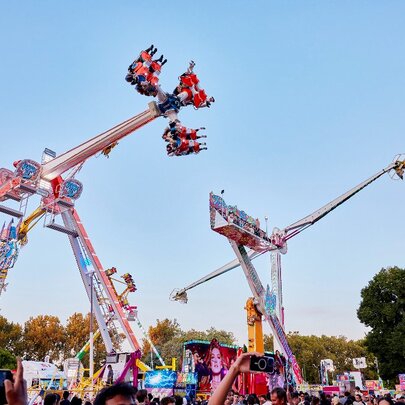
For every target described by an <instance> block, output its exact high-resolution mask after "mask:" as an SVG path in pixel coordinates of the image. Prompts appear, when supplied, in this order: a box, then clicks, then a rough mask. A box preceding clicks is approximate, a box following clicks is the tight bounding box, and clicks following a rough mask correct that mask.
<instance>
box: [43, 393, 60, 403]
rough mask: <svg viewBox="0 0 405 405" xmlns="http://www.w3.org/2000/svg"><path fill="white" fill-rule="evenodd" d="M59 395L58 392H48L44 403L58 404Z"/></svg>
mask: <svg viewBox="0 0 405 405" xmlns="http://www.w3.org/2000/svg"><path fill="white" fill-rule="evenodd" d="M57 403H58V397H57V395H56V394H46V396H45V398H44V404H43V405H57Z"/></svg>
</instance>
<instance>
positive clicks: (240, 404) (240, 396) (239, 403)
mask: <svg viewBox="0 0 405 405" xmlns="http://www.w3.org/2000/svg"><path fill="white" fill-rule="evenodd" d="M244 400H245V397H244V396H243V395H242V394H240V395H239V397H238V405H243V401H244Z"/></svg>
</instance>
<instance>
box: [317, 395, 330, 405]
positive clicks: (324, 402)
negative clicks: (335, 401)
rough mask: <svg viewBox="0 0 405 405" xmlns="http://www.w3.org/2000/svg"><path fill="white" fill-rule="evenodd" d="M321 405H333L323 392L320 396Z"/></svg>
mask: <svg viewBox="0 0 405 405" xmlns="http://www.w3.org/2000/svg"><path fill="white" fill-rule="evenodd" d="M319 397H320V405H331V403H330V400H329V399H328V398H327V397H326V394H325V393H324V392H321V393H320V395H319Z"/></svg>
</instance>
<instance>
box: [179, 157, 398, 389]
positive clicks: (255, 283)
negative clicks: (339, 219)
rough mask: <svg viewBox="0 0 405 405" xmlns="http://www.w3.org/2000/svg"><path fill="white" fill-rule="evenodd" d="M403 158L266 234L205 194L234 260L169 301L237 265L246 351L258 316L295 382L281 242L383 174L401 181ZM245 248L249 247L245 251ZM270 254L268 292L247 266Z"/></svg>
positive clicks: (256, 332)
mask: <svg viewBox="0 0 405 405" xmlns="http://www.w3.org/2000/svg"><path fill="white" fill-rule="evenodd" d="M404 157H405V156H404V155H398V156H396V157H395V159H394V161H393V163H391V164H390V165H388V166H387V167H386V168H385V169H383V170H380V171H379V172H378V173H376V174H375V175H373V176H371V177H370V178H368V179H367V180H365V181H363V182H362V183H360V184H359V185H357V186H356V187H354V188H352V189H351V190H349V191H347V192H346V193H345V194H343V195H341V196H340V197H338V198H336V199H334V200H333V201H331V202H329V203H328V204H326V205H324V206H323V207H321V208H319V209H318V210H316V211H314V212H313V213H312V214H310V215H308V216H306V217H305V218H303V219H301V220H299V221H297V222H294V223H293V224H291V225H289V226H287V227H286V228H284V229H282V230H280V229H279V228H274V229H273V232H272V234H271V235H268V233H267V231H266V232H265V231H263V230H262V229H261V228H260V223H259V220H258V219H254V218H253V217H250V216H249V215H247V214H246V213H245V212H244V211H239V210H238V208H237V207H236V206H230V205H227V204H226V203H225V201H224V200H223V198H222V196H218V195H215V194H213V193H211V194H210V222H211V229H212V230H213V231H215V232H218V233H219V234H221V235H223V236H225V237H226V238H227V239H228V242H229V243H230V244H231V246H232V249H233V250H234V252H235V255H236V257H237V259H235V260H233V261H232V262H230V263H227V264H225V265H224V266H222V267H220V268H219V269H217V270H215V271H214V272H212V273H210V274H208V275H207V276H205V277H203V278H201V279H199V280H197V281H196V282H194V283H192V284H190V285H189V286H187V287H185V288H183V289H181V290H175V291H173V293H172V294H171V299H174V300H177V301H181V302H184V303H187V301H188V297H187V291H188V290H190V289H192V288H194V287H196V286H198V285H200V284H202V283H205V282H206V281H209V280H211V279H213V278H215V277H217V276H219V275H221V274H224V273H226V272H228V271H230V270H232V269H234V268H236V267H238V266H241V267H242V269H243V272H244V274H245V276H246V279H247V282H248V284H249V287H250V290H251V291H252V294H253V299H249V300H248V301H247V304H246V310H247V315H248V317H247V319H248V332H249V348H248V350H249V351H260V352H263V351H264V347H263V332H262V325H261V322H262V318H263V317H264V318H265V319H266V320H267V322H268V323H269V325H270V328H271V330H272V332H273V336H274V343H275V345H274V346H275V348H276V349H277V348H278V349H281V350H282V351H283V352H284V354H285V355H286V357H287V358H288V361H289V368H290V375H289V377H294V380H295V382H296V383H298V384H300V383H301V382H302V377H301V372H300V368H299V366H298V364H297V361H296V359H295V357H294V355H293V353H292V351H291V348H290V346H289V344H288V341H287V337H286V334H285V331H284V307H283V295H282V281H281V255H280V254H281V253H282V254H285V253H287V241H288V240H289V239H291V238H292V237H293V236H296V235H298V234H299V233H300V232H302V231H303V230H304V229H307V228H308V227H310V226H311V225H313V224H315V223H316V222H318V221H319V220H320V219H321V218H323V217H324V216H326V215H327V214H329V213H330V212H331V211H333V210H334V209H335V208H337V207H338V206H339V205H341V204H343V203H344V202H346V201H347V200H349V199H350V198H351V197H353V196H354V195H355V194H357V193H358V192H359V191H360V190H362V189H364V188H365V187H367V186H368V185H369V184H371V183H373V182H374V181H375V180H377V179H378V178H379V177H381V176H382V175H384V174H385V173H390V175H391V177H392V178H393V179H403V175H404V170H405V160H404ZM246 247H247V248H249V249H248V250H246ZM266 252H271V288H270V286H269V285H267V287H266V288H265V287H264V286H263V284H262V282H261V280H260V278H259V275H258V274H257V272H256V269H255V268H254V266H253V264H252V259H254V258H256V257H258V256H260V255H261V254H263V253H266Z"/></svg>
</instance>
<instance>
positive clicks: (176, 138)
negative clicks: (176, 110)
mask: <svg viewBox="0 0 405 405" xmlns="http://www.w3.org/2000/svg"><path fill="white" fill-rule="evenodd" d="M204 129H205V128H204V127H201V128H197V129H190V128H186V127H184V126H183V125H181V123H180V121H178V120H176V121H173V122H170V123H169V126H168V127H166V128H165V131H164V133H163V135H162V139H163V140H164V141H165V142H167V146H166V151H167V155H168V156H183V155H189V154H191V153H199V152H200V151H202V150H206V149H207V147H206V144H205V142H198V141H197V139H200V138H206V137H207V136H206V135H200V134H199V133H198V132H199V131H201V130H204Z"/></svg>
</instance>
